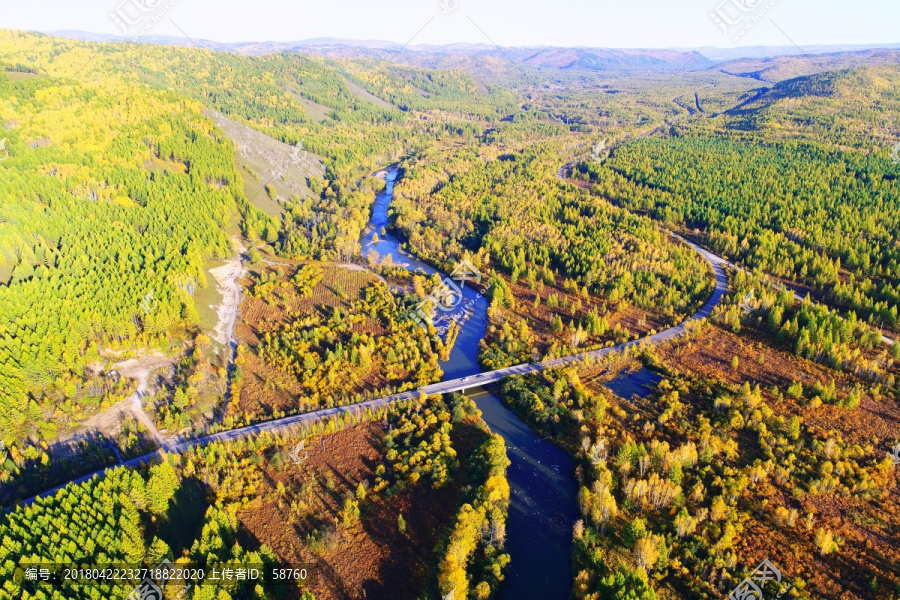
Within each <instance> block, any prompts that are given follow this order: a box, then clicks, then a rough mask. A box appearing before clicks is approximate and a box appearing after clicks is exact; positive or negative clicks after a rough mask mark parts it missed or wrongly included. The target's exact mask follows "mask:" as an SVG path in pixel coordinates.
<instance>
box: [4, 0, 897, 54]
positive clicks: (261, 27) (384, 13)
mask: <svg viewBox="0 0 900 600" xmlns="http://www.w3.org/2000/svg"><path fill="white" fill-rule="evenodd" d="M441 2H443V3H444V5H443V7H442V6H441ZM723 2H724V4H723ZM142 3H143V8H146V9H147V10H146V11H144V12H142V11H141V8H142V7H141V6H140V5H141V4H142ZM741 4H743V8H752V10H746V11H744V10H742V7H741V6H739V5H741ZM167 5H169V8H168V10H167V11H164V12H163V13H159V11H163V9H165V7H166V6H167ZM766 6H768V7H769V8H768V9H767V10H766V9H765V7H766ZM717 9H718V10H719V15H720V16H724V17H725V18H726V20H731V21H738V19H739V18H741V17H743V19H742V20H741V22H740V24H738V25H735V26H733V27H729V26H728V25H725V26H724V28H725V29H727V30H728V35H726V33H725V32H724V31H723V29H720V25H717V24H716V23H715V22H714V20H713V18H712V17H711V16H710V15H711V13H715V12H716V11H717ZM760 10H764V11H765V12H764V14H759V11H760ZM117 11H118V13H119V14H120V15H125V16H126V18H128V19H131V20H133V21H138V20H139V18H141V19H143V20H142V21H141V25H138V26H134V27H142V28H144V27H147V29H146V33H147V34H148V35H172V36H178V37H190V38H194V39H197V38H200V39H208V40H214V41H218V42H238V41H295V40H303V39H309V38H316V37H339V38H348V39H357V40H387V41H392V42H397V43H400V44H404V43H408V42H409V43H411V44H413V45H417V44H446V43H455V42H469V43H486V44H497V45H500V46H536V45H546V46H591V47H604V48H663V47H675V48H692V49H700V48H703V47H723V48H733V47H740V46H762V45H768V46H772V45H774V46H789V45H792V44H796V45H799V46H800V47H801V48H802V47H803V46H804V45H818V44H878V43H897V42H900V2H898V1H897V0H857V1H854V2H847V0H816V1H813V0H674V1H673V0H252V1H248V0H0V28H6V29H27V30H35V31H45V32H49V31H58V30H72V29H75V30H82V31H90V32H94V33H107V34H117V35H122V34H123V31H122V29H120V27H119V26H118V25H117V24H116V23H115V22H114V20H113V19H112V18H111V16H110V15H111V14H114V13H116V12H117ZM145 13H148V14H150V15H151V16H152V15H157V14H159V15H160V16H158V17H157V18H156V19H155V23H154V24H152V26H148V25H145V24H146V23H150V22H151V19H150V17H148V14H145ZM755 15H758V17H757V19H756V22H752V21H753V17H754V16H755ZM751 23H752V26H751V27H749V28H747V29H746V31H744V33H743V34H742V35H741V36H740V37H739V38H737V39H735V33H736V32H737V31H738V30H739V29H740V28H741V27H743V26H745V25H747V24H751ZM133 31H134V29H132V30H131V31H129V32H128V35H129V36H130V35H132V33H133Z"/></svg>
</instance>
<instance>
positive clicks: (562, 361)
mask: <svg viewBox="0 0 900 600" xmlns="http://www.w3.org/2000/svg"><path fill="white" fill-rule="evenodd" d="M668 233H669V235H671V236H672V237H674V238H676V239H678V240H679V241H681V243H683V244H685V245H687V246H689V247H691V248H692V249H694V251H696V252H697V253H698V254H700V255H701V256H703V258H705V259H706V260H707V262H709V264H710V266H711V267H712V269H713V272H714V274H715V278H716V286H715V289H714V290H713V293H712V295H711V296H710V298H709V300H707V301H706V303H705V304H704V305H703V307H702V308H701V309H700V310H699V311H698V312H697V313H696V314H694V315H693V316H691V317H690V318H688V319H686V320H685V321H684V322H682V323H681V324H679V325H676V326H675V327H671V328H669V329H666V330H664V331H661V332H659V333H656V334H654V335H650V336H647V337H643V338H640V339H637V340H633V341H630V342H626V343H624V344H618V345H616V346H609V347H607V348H600V349H598V350H590V351H587V352H581V353H579V354H573V355H571V356H566V357H563V358H554V359H550V360H545V361H542V362H537V363H525V364H521V365H515V366H512V367H506V368H504V369H497V370H494V371H487V372H484V373H480V374H477V375H472V376H469V377H460V378H457V379H450V380H448V381H442V382H439V383H433V384H431V385H426V386H424V387H420V388H418V389H416V390H412V391H408V392H402V393H399V394H393V395H391V396H385V397H383V398H376V399H374V400H367V401H365V402H360V403H358V404H352V405H349V406H339V407H334V408H326V409H322V410H317V411H313V412H308V413H304V414H302V415H293V416H290V417H283V418H281V419H274V420H272V421H266V422H264V423H257V424H256V425H248V426H246V427H239V428H236V429H231V430H229V431H222V432H219V433H214V434H212V435H208V436H205V437H202V438H197V439H194V440H188V441H185V442H181V443H169V444H165V445H164V446H163V448H161V449H160V450H159V451H157V452H152V453H150V454H145V455H143V456H139V457H137V458H133V459H131V460H127V461H124V462H122V463H120V464H118V465H114V466H111V467H108V468H106V469H102V470H100V471H96V472H94V473H91V474H89V475H85V476H84V477H80V478H78V479H74V480H72V481H69V482H67V483H64V484H62V485H59V486H57V487H55V488H53V489H51V490H48V491H46V492H44V493H42V494H38V496H34V497H32V498H29V499H28V500H25V501H23V502H22V503H21V504H23V505H28V504H30V503H32V502H34V500H35V499H37V498H38V497H39V496H47V495H51V494H54V493H56V492H57V491H58V490H60V489H62V488H64V487H65V486H67V485H69V484H70V483H76V484H77V483H82V482H84V481H87V480H89V479H91V478H92V477H95V476H101V477H102V476H103V475H104V474H105V473H106V472H107V471H109V470H110V469H114V468H118V467H120V466H126V467H136V466H138V465H140V464H141V463H144V462H149V461H151V460H154V459H156V458H158V457H159V456H161V453H162V452H164V451H165V452H172V453H181V452H184V451H186V450H188V449H190V448H193V447H197V446H205V445H207V444H211V443H213V442H227V441H233V440H238V439H242V438H246V437H251V436H256V435H259V434H260V433H263V432H271V433H276V432H283V431H289V430H291V429H296V428H299V427H301V426H303V425H304V424H309V423H313V422H316V421H320V420H323V419H328V418H330V417H334V416H337V415H341V414H343V413H361V412H363V411H365V410H366V409H373V410H374V409H378V408H382V407H386V406H389V405H391V404H394V403H395V402H399V401H402V400H409V399H411V398H415V397H417V396H421V395H423V394H425V395H430V394H448V393H451V392H459V391H463V390H467V389H469V388H472V387H478V386H481V385H484V384H487V383H494V382H497V381H500V380H501V379H503V378H504V377H508V376H510V375H526V374H528V373H538V372H540V371H545V370H547V369H555V368H557V367H561V366H564V365H568V364H572V363H577V362H580V361H583V360H584V359H585V358H590V359H596V358H601V357H603V356H607V355H609V354H612V353H615V352H621V351H623V350H625V349H627V348H631V347H634V346H639V345H641V344H657V343H659V342H663V341H666V340H671V339H673V338H676V337H678V336H680V335H683V334H684V333H685V332H686V331H687V326H688V324H689V323H691V322H693V321H698V320H700V319H705V318H707V317H709V316H710V315H711V314H712V311H713V309H714V308H715V307H716V306H717V305H718V304H719V302H721V300H722V296H723V295H724V294H725V292H726V291H727V290H728V277H727V275H726V273H725V267H727V266H730V263H728V262H727V261H725V260H723V259H722V258H719V257H718V256H716V255H715V254H712V253H711V252H708V251H706V250H704V249H703V248H701V247H699V246H697V245H696V244H694V243H692V242H689V241H687V240H685V239H684V238H681V237H680V236H678V235H676V234H674V233H671V232H668Z"/></svg>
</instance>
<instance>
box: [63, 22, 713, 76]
mask: <svg viewBox="0 0 900 600" xmlns="http://www.w3.org/2000/svg"><path fill="white" fill-rule="evenodd" d="M48 35H54V36H58V37H65V38H70V39H77V40H82V41H90V42H123V41H129V38H125V37H121V36H115V35H107V34H97V33H89V32H83V31H54V32H48ZM140 41H141V42H144V43H149V44H162V45H178V46H187V45H194V44H195V43H196V45H197V46H200V47H201V48H207V49H210V50H217V51H222V52H235V53H238V54H246V55H260V54H273V53H278V52H304V53H308V54H316V55H319V56H326V57H330V58H357V59H358V58H375V59H381V60H392V61H396V62H403V63H408V64H412V65H415V66H422V67H430V68H439V67H440V68H447V67H452V66H453V65H454V63H455V62H457V61H458V60H459V59H460V58H464V59H473V58H475V59H489V60H490V59H494V60H501V61H512V62H515V63H520V64H523V65H527V66H529V67H533V68H536V69H561V70H585V71H599V70H641V69H661V70H681V69H687V70H691V71H696V70H703V69H707V68H709V67H711V66H713V65H714V64H715V63H713V62H712V61H711V60H709V59H708V58H706V57H705V56H703V55H702V54H699V53H697V52H695V51H685V50H676V49H629V48H622V49H617V48H581V47H578V48H560V47H550V46H522V47H509V48H500V47H497V46H493V45H490V44H463V43H461V44H446V45H439V46H431V45H409V46H403V45H401V44H397V43H394V42H387V41H379V40H344V39H338V38H314V39H309V40H300V41H296V42H235V43H222V42H215V41H211V40H199V39H195V40H188V39H186V38H178V37H172V36H144V37H142V38H141V39H140ZM401 51H402V52H401Z"/></svg>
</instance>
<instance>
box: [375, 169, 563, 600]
mask: <svg viewBox="0 0 900 600" xmlns="http://www.w3.org/2000/svg"><path fill="white" fill-rule="evenodd" d="M397 176H398V171H397V169H396V168H393V167H392V168H391V169H389V170H388V171H387V175H386V177H385V182H386V186H385V189H384V191H383V192H382V193H380V194H378V196H377V198H376V199H375V204H374V206H373V209H372V218H371V220H370V221H369V227H368V228H367V229H366V233H365V234H364V235H363V238H362V240H360V243H361V245H362V253H363V254H364V255H365V254H367V253H368V252H369V251H370V250H374V251H375V252H377V253H378V255H379V256H380V257H381V258H384V257H385V256H388V255H390V257H391V261H392V262H393V263H394V264H395V265H402V266H404V267H405V268H407V269H409V270H412V271H415V270H421V271H423V272H424V273H426V274H429V275H431V274H433V273H437V272H438V271H437V270H436V269H435V268H434V267H432V266H431V265H429V264H427V263H425V262H423V261H421V260H419V259H417V258H416V257H414V256H410V255H409V254H406V253H404V252H402V251H401V250H400V242H399V240H397V239H396V238H395V237H393V236H391V235H390V234H388V233H386V232H385V233H382V231H383V228H386V227H387V226H388V222H389V220H388V207H389V206H390V203H391V200H392V199H393V195H394V183H395V182H396V180H397ZM376 234H377V235H378V238H377V241H375V235H376ZM441 276H442V277H444V275H443V274H441ZM463 296H464V299H465V304H466V305H467V307H468V310H469V312H470V313H471V316H470V317H469V318H468V319H467V320H465V322H464V323H463V324H462V328H461V330H460V333H459V336H458V337H457V339H456V344H454V346H453V351H452V352H451V353H450V359H449V360H447V361H445V362H441V363H440V365H441V369H443V371H444V379H445V380H448V379H456V378H459V377H466V376H469V375H474V374H477V373H480V372H481V368H480V367H479V366H478V347H479V343H480V341H481V340H482V338H484V334H485V330H486V327H487V308H488V302H487V299H486V298H484V297H483V296H481V295H479V293H478V291H477V290H476V289H474V288H472V287H471V286H466V287H464V288H463ZM470 396H471V397H472V398H473V399H474V400H475V403H476V404H477V405H478V408H479V409H480V410H481V411H482V416H483V418H484V420H485V422H486V423H487V425H488V427H490V429H491V431H493V432H494V433H499V434H500V435H501V436H503V439H504V440H505V441H506V446H507V456H508V457H509V459H510V463H511V464H510V466H509V469H508V471H507V478H508V479H509V486H510V507H509V518H508V521H507V526H506V551H507V552H509V555H510V559H511V560H510V564H509V567H508V569H507V575H506V581H505V582H504V583H503V585H502V587H501V589H500V594H499V596H498V600H532V599H534V600H538V599H540V600H566V599H567V598H568V597H569V592H570V590H571V586H572V562H571V556H572V525H573V524H574V523H575V520H576V519H578V515H579V513H578V504H577V486H576V484H575V480H574V477H573V474H574V465H573V464H572V460H571V459H570V458H569V456H568V455H567V454H566V453H565V452H563V451H562V450H561V449H559V448H558V447H556V446H555V445H554V444H552V443H550V442H548V441H546V440H542V439H538V437H537V435H535V433H534V431H532V430H531V429H530V428H529V427H528V425H526V424H525V423H524V422H523V421H522V420H521V419H519V418H518V417H517V416H516V415H515V414H513V413H512V412H511V411H510V410H508V409H507V408H506V407H505V406H504V405H503V403H502V402H501V401H500V399H499V398H497V397H496V396H494V395H493V394H491V393H489V392H487V391H486V390H484V389H482V388H474V389H473V390H471V391H470Z"/></svg>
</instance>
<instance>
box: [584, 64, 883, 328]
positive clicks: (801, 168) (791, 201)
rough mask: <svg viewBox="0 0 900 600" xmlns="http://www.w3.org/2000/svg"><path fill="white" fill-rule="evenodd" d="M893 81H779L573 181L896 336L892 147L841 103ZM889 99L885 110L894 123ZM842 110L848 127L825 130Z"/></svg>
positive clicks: (874, 72) (851, 77) (866, 114)
mask: <svg viewBox="0 0 900 600" xmlns="http://www.w3.org/2000/svg"><path fill="white" fill-rule="evenodd" d="M897 77H898V74H897V72H896V69H892V68H874V67H873V68H870V69H859V70H851V71H846V72H839V73H836V74H822V75H814V76H808V77H802V78H798V79H796V80H790V81H786V82H781V83H779V84H776V85H775V86H774V87H773V89H772V90H771V92H770V93H769V94H768V95H764V96H763V99H764V100H759V101H757V103H756V104H751V105H750V106H748V107H746V108H743V109H740V110H735V111H733V112H731V113H725V114H723V115H720V116H718V117H716V118H715V119H711V120H709V121H705V122H699V123H698V124H694V123H692V124H691V125H689V126H685V127H672V128H671V131H670V132H668V133H667V135H666V136H665V137H659V138H646V139H641V140H638V141H634V142H633V143H627V144H624V145H622V146H619V147H617V148H616V150H615V151H614V152H613V155H612V156H611V157H610V159H609V160H607V161H605V162H602V163H599V164H598V163H596V162H594V163H582V164H581V165H579V167H578V169H577V171H578V173H579V175H580V177H582V178H584V179H586V180H587V181H590V182H591V183H592V184H593V189H594V190H595V192H596V193H598V194H600V195H602V196H605V197H608V198H611V199H613V200H614V201H615V202H617V203H620V204H621V205H622V206H625V207H628V208H630V209H632V210H637V211H645V212H648V213H649V214H651V215H652V216H653V217H654V218H657V219H659V220H661V221H663V222H665V223H669V224H670V225H671V226H674V227H677V228H681V229H683V230H685V231H688V232H691V231H694V230H698V232H699V233H702V234H703V235H704V240H705V241H706V243H708V245H709V247H710V248H712V249H713V250H714V251H716V252H717V253H720V254H722V255H723V256H726V257H729V258H732V259H734V260H736V261H737V262H739V263H740V264H742V265H745V266H747V267H749V268H752V269H758V270H760V271H762V272H765V273H768V274H770V275H772V276H774V277H776V278H780V279H782V280H786V281H790V282H796V283H798V284H801V285H802V286H803V287H804V288H806V289H809V290H810V291H812V292H814V293H815V295H816V297H817V298H820V299H822V300H824V301H826V302H828V303H830V304H833V305H835V306H838V307H841V308H843V309H845V310H852V311H854V312H855V313H856V314H857V316H859V317H861V318H863V319H865V320H867V321H869V322H870V323H873V324H877V325H878V326H879V327H881V326H882V325H883V326H884V327H886V328H889V329H892V330H893V329H896V328H897V327H898V313H897V311H898V304H900V287H898V285H900V279H898V274H900V270H898V269H900V262H898V255H897V243H896V241H897V239H898V235H900V229H898V221H897V217H898V215H900V205H898V202H900V187H898V185H900V184H898V180H897V171H896V165H893V164H892V163H891V160H890V152H889V151H888V150H889V148H888V147H887V142H886V141H885V142H884V143H885V147H884V148H883V149H879V148H878V147H877V145H876V144H877V142H878V140H873V139H871V136H870V135H869V133H868V131H869V128H865V125H866V124H873V123H878V124H879V126H880V125H881V118H882V116H883V114H884V113H882V112H881V111H878V112H873V111H871V110H866V109H862V108H861V109H860V110H858V111H857V110H855V108H856V106H855V104H856V103H857V102H858V99H857V98H855V97H853V96H850V99H847V100H845V98H847V97H848V95H849V93H850V91H851V90H856V89H858V87H857V86H862V88H863V89H868V88H867V84H870V85H871V80H873V79H875V78H886V79H887V80H888V81H895V82H896V81H897ZM885 90H886V91H885V93H884V94H881V95H879V102H881V103H884V107H883V108H884V109H885V110H886V111H887V112H892V113H896V111H895V110H891V109H890V108H888V107H890V106H893V107H896V106H897V102H898V97H897V95H896V93H894V92H890V91H888V90H889V88H885ZM825 102H827V103H828V104H827V107H826V106H822V104H823V103H825ZM835 107H841V108H842V110H843V112H849V113H850V114H852V115H853V118H852V119H851V122H850V124H848V125H847V126H842V127H837V126H836V125H835V124H834V123H831V122H829V121H826V117H823V116H822V115H823V114H829V113H831V112H833V110H834V109H835ZM826 108H827V110H826ZM812 114H814V115H816V116H815V118H814V117H812V116H811V115H812ZM873 146H875V147H874V148H873Z"/></svg>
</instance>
